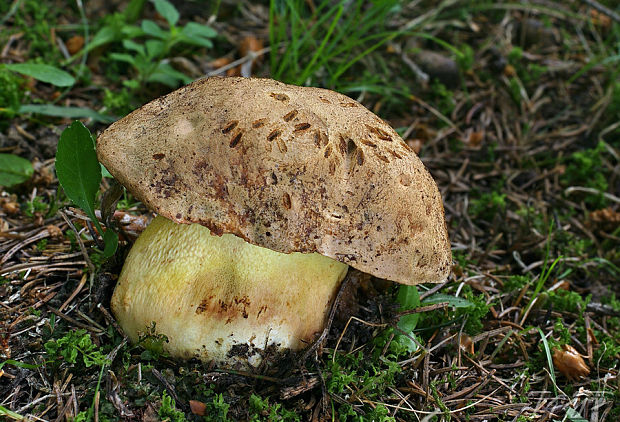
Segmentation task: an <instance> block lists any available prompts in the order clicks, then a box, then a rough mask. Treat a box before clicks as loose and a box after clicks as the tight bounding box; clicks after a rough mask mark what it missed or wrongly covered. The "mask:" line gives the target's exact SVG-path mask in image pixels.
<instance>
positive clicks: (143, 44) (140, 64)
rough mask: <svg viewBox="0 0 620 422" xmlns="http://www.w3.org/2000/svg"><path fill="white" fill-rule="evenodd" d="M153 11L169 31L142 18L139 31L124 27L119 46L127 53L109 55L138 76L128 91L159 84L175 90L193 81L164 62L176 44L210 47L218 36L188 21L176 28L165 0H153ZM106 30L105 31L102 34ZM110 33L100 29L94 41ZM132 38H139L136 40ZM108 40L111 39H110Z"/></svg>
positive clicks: (176, 14)
mask: <svg viewBox="0 0 620 422" xmlns="http://www.w3.org/2000/svg"><path fill="white" fill-rule="evenodd" d="M154 3H155V9H156V10H157V12H158V13H159V14H160V15H161V16H163V17H164V19H166V22H167V23H168V30H164V29H162V28H161V27H160V26H159V25H158V24H157V23H155V22H153V21H151V20H148V19H145V20H143V21H142V24H141V26H140V28H137V27H135V26H125V27H124V28H123V29H122V33H123V34H124V35H125V39H123V40H122V44H123V47H124V49H125V50H126V51H127V53H111V54H110V58H111V59H113V60H116V61H120V62H125V63H127V64H129V65H130V66H131V67H133V68H134V70H135V71H136V73H137V78H136V79H135V80H130V81H125V85H126V86H128V87H129V88H131V89H138V88H140V87H141V86H143V84H144V83H148V82H158V83H162V84H164V85H167V86H169V87H173V88H174V87H176V86H177V85H178V84H179V83H189V82H191V81H192V80H193V79H192V78H190V77H188V76H187V75H185V74H183V73H181V72H179V71H178V70H176V69H174V68H173V67H172V66H171V65H170V64H169V63H167V62H166V61H165V60H164V59H165V58H166V57H168V56H169V55H170V52H171V51H172V48H173V47H175V46H176V45H183V44H184V45H188V46H195V47H205V48H211V47H213V43H212V42H211V38H213V37H215V36H216V35H217V32H215V30H214V29H212V28H210V27H208V26H206V25H201V24H199V23H196V22H188V23H187V24H186V25H185V26H182V27H179V26H177V23H178V21H179V12H178V11H177V9H176V8H175V7H174V6H173V5H172V4H171V3H170V2H168V1H167V0H155V2H154ZM102 31H105V32H102ZM107 32H109V31H107V30H105V28H102V30H101V31H100V33H99V34H103V35H100V36H99V37H98V35H99V34H98V35H95V41H97V42H98V43H100V42H101V41H99V40H100V39H105V38H104V35H105V34H106V33H107ZM134 39H139V41H135V40H134ZM110 41H111V40H110Z"/></svg>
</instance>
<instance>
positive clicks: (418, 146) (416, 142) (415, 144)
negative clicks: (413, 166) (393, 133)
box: [405, 138, 424, 154]
mask: <svg viewBox="0 0 620 422" xmlns="http://www.w3.org/2000/svg"><path fill="white" fill-rule="evenodd" d="M405 142H406V143H407V145H409V146H410V147H411V149H412V150H414V151H415V153H416V154H419V153H420V151H421V150H422V145H424V141H422V140H421V139H418V138H415V139H407V140H406V141H405Z"/></svg>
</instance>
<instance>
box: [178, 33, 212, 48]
mask: <svg viewBox="0 0 620 422" xmlns="http://www.w3.org/2000/svg"><path fill="white" fill-rule="evenodd" d="M180 39H181V40H182V41H183V42H184V43H185V44H190V45H195V46H198V47H204V48H211V47H213V43H212V42H211V40H208V39H206V38H201V37H194V38H190V37H188V36H187V35H185V34H182V35H181V38H180Z"/></svg>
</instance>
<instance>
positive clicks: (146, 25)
mask: <svg viewBox="0 0 620 422" xmlns="http://www.w3.org/2000/svg"><path fill="white" fill-rule="evenodd" d="M142 30H143V31H144V33H145V34H148V35H150V36H152V37H155V38H160V39H162V40H165V39H166V38H168V35H169V34H168V32H166V31H164V30H163V29H161V28H160V27H159V25H157V24H156V23H155V22H153V21H151V20H148V19H145V20H143V21H142Z"/></svg>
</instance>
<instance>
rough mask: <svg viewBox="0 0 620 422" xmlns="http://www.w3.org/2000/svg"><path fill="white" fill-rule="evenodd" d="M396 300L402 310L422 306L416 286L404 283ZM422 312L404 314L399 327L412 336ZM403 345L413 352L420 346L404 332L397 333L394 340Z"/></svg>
mask: <svg viewBox="0 0 620 422" xmlns="http://www.w3.org/2000/svg"><path fill="white" fill-rule="evenodd" d="M396 302H397V303H399V304H400V311H408V310H411V309H415V308H417V307H418V306H420V295H419V293H418V288H417V287H416V286H405V285H402V286H400V287H399V288H398V294H397V295H396ZM419 319H420V314H409V315H403V316H402V317H401V318H400V320H399V321H398V324H397V326H398V328H400V329H401V330H402V331H403V332H405V333H407V334H408V335H410V336H413V330H415V328H416V326H417V325H418V320H419ZM393 341H396V342H398V343H399V344H400V345H401V346H404V347H405V348H406V349H407V351H408V352H413V351H415V350H416V349H417V348H418V345H417V344H416V343H415V342H414V341H413V340H411V339H410V338H409V337H407V336H406V335H403V334H402V333H396V336H395V337H394V340H393Z"/></svg>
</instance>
